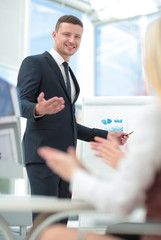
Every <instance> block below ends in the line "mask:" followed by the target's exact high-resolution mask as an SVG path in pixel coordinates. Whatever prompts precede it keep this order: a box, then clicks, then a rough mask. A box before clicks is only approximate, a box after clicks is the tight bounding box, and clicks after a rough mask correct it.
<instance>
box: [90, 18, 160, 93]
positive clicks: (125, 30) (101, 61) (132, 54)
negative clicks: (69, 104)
mask: <svg viewBox="0 0 161 240" xmlns="http://www.w3.org/2000/svg"><path fill="white" fill-rule="evenodd" d="M156 17H158V15H156V14H155V15H151V16H148V17H145V16H144V17H138V18H134V19H129V20H123V21H118V22H113V23H108V24H104V25H100V26H96V29H95V39H96V40H95V41H96V42H95V95H96V96H144V95H147V88H146V81H145V74H144V70H143V64H142V63H143V52H142V43H143V39H144V33H145V30H146V28H147V26H148V24H149V23H150V22H152V21H153V20H154V19H155V18H156Z"/></svg>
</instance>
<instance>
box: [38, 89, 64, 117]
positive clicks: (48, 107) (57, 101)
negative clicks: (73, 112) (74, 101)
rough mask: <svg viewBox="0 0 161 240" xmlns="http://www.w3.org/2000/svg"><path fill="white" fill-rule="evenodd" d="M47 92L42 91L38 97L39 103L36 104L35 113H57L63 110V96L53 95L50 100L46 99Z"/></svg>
mask: <svg viewBox="0 0 161 240" xmlns="http://www.w3.org/2000/svg"><path fill="white" fill-rule="evenodd" d="M44 97H45V94H44V93H43V92H41V93H40V94H39V96H38V98H37V104H36V106H35V115H36V116H39V115H44V114H55V113H58V112H60V111H61V110H63V108H64V102H65V101H64V99H63V98H62V97H53V98H50V99H49V100H45V98H44Z"/></svg>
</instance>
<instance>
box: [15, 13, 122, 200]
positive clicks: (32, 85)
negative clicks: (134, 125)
mask: <svg viewBox="0 0 161 240" xmlns="http://www.w3.org/2000/svg"><path fill="white" fill-rule="evenodd" d="M82 33H83V24H82V22H81V21H80V20H79V19H78V18H76V17H74V16H71V15H65V16H63V17H61V18H59V20H58V22H57V24H56V29H55V31H54V32H53V38H54V40H55V44H54V48H53V49H52V50H51V51H50V52H44V53H43V54H40V55H35V56H29V57H27V58H26V59H24V61H23V62H22V65H21V67H20V71H19V75H18V85H17V86H18V89H19V93H20V101H21V109H22V116H23V117H25V118H27V126H26V130H25V134H24V150H25V164H26V169H27V174H28V177H29V181H30V186H31V194H32V195H48V196H57V197H60V198H70V197H71V196H70V193H69V190H68V183H66V182H65V181H63V180H62V179H61V178H60V177H59V176H57V175H56V174H55V173H53V172H52V171H51V170H50V169H49V168H48V167H47V166H46V164H45V162H44V160H43V159H42V158H41V157H40V156H39V155H38V154H37V149H38V147H40V146H44V145H47V146H50V147H54V148H57V149H60V150H63V151H66V150H67V148H68V147H69V146H71V145H72V146H74V147H76V143H77V138H78V139H81V140H84V141H93V139H94V137H95V136H100V137H103V138H107V134H108V132H107V131H104V130H99V129H94V128H93V129H91V128H87V127H85V126H83V125H80V124H78V123H77V122H76V119H75V102H76V100H77V98H78V95H79V91H80V90H79V85H78V82H77V80H76V78H75V76H74V74H73V72H72V70H71V69H70V67H69V68H67V74H68V75H66V69H65V68H64V62H66V63H68V62H69V60H70V57H71V56H72V55H73V54H74V53H75V52H76V51H77V50H78V48H79V45H80V42H81V37H82ZM66 63H65V64H66ZM66 65H67V64H66ZM67 67H68V66H67ZM69 88H70V89H69ZM69 90H70V91H69ZM111 134H112V133H111ZM113 135H114V136H115V138H116V139H117V140H119V141H120V144H123V143H124V142H125V141H126V137H125V135H126V134H125V133H122V132H116V133H113Z"/></svg>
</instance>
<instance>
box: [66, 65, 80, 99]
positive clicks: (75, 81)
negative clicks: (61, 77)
mask: <svg viewBox="0 0 161 240" xmlns="http://www.w3.org/2000/svg"><path fill="white" fill-rule="evenodd" d="M69 71H70V74H71V77H72V79H73V82H74V85H75V92H76V94H75V99H74V102H73V103H75V102H76V100H77V98H78V96H79V92H80V88H79V84H78V82H77V79H76V77H75V75H74V73H73V71H72V69H71V68H70V67H69Z"/></svg>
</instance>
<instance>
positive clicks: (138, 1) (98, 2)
mask: <svg viewBox="0 0 161 240" xmlns="http://www.w3.org/2000/svg"><path fill="white" fill-rule="evenodd" d="M52 1H53V2H57V3H59V4H62V5H64V6H67V7H71V8H73V9H76V10H78V11H81V12H83V13H85V14H86V15H87V17H88V18H89V20H90V21H91V22H92V23H93V24H96V25H97V24H102V22H109V21H114V20H119V19H126V18H132V17H136V16H140V15H147V14H152V13H155V12H160V11H161V0H52Z"/></svg>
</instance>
